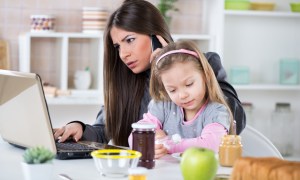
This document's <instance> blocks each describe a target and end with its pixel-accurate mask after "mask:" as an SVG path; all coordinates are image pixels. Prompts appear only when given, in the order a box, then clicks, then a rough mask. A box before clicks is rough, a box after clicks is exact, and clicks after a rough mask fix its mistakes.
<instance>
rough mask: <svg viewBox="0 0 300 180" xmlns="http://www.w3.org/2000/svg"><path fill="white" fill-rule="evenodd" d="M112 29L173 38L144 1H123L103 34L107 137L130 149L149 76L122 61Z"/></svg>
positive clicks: (155, 11)
mask: <svg viewBox="0 0 300 180" xmlns="http://www.w3.org/2000/svg"><path fill="white" fill-rule="evenodd" d="M112 27H117V28H120V29H123V30H126V31H130V32H136V33H140V34H146V35H150V34H156V35H160V36H162V37H163V38H164V39H165V40H166V41H167V42H171V41H172V38H171V35H170V32H169V29H168V26H167V24H166V23H165V21H164V19H163V17H162V16H161V14H160V12H159V11H158V9H157V8H156V7H155V6H154V5H153V4H151V3H150V2H147V1H144V0H127V1H124V3H123V4H122V5H121V7H119V8H118V9H117V10H116V11H115V12H114V13H113V14H112V15H111V16H110V18H109V21H108V23H107V27H106V30H105V33H104V46H105V47H104V107H105V117H106V134H107V137H108V138H110V139H112V140H113V142H114V144H116V145H122V146H128V136H129V135H130V133H131V130H132V128H131V124H132V123H134V122H136V121H138V120H139V111H140V106H141V101H142V98H143V96H144V92H145V88H148V85H147V82H148V81H147V78H148V75H147V74H146V73H145V72H143V73H139V74H134V73H133V72H132V71H131V70H130V69H129V68H128V67H127V66H126V65H125V64H124V63H123V62H122V61H121V59H120V57H119V53H118V50H117V49H116V48H115V47H114V45H113V42H112V38H111V35H110V31H111V29H112ZM149 38H150V37H149ZM149 46H150V44H149ZM149 60H150V57H149Z"/></svg>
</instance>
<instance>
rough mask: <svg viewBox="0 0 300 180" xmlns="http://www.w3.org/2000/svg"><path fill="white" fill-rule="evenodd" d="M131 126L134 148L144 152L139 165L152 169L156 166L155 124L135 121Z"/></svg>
mask: <svg viewBox="0 0 300 180" xmlns="http://www.w3.org/2000/svg"><path fill="white" fill-rule="evenodd" d="M131 127H132V128H133V131H132V149H133V150H136V151H139V152H141V153H142V157H141V158H140V159H139V164H138V166H142V167H145V168H148V169H152V168H153V167H154V166H155V160H154V155H155V153H154V148H155V147H154V146H155V144H154V142H155V124H151V123H133V124H132V125H131Z"/></svg>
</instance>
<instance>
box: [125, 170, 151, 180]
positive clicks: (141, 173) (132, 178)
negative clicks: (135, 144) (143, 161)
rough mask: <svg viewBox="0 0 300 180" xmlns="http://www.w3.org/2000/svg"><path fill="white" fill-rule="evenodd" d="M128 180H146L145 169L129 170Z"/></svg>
mask: <svg viewBox="0 0 300 180" xmlns="http://www.w3.org/2000/svg"><path fill="white" fill-rule="evenodd" d="M128 180H147V169H146V168H144V167H136V168H130V169H129V170H128Z"/></svg>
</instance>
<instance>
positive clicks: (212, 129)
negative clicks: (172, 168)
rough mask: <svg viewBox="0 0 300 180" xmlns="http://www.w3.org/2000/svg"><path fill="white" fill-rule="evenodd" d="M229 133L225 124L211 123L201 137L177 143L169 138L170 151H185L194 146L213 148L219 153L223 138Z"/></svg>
mask: <svg viewBox="0 0 300 180" xmlns="http://www.w3.org/2000/svg"><path fill="white" fill-rule="evenodd" d="M227 134H228V132H227V130H226V128H225V127H224V126H223V125H221V124H219V123H211V124H208V125H207V126H205V127H204V129H203V130H202V133H201V135H200V136H199V137H196V138H188V139H182V140H181V142H179V143H177V144H175V143H174V142H172V141H171V140H169V142H168V145H169V146H170V148H169V153H170V154H171V153H176V152H184V150H186V149H187V148H189V147H192V146H194V147H195V146H196V147H204V148H208V149H212V150H213V151H215V153H217V152H218V151H219V145H220V143H221V138H222V137H223V136H224V135H227Z"/></svg>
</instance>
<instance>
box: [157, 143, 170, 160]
mask: <svg viewBox="0 0 300 180" xmlns="http://www.w3.org/2000/svg"><path fill="white" fill-rule="evenodd" d="M166 154H168V149H167V148H165V146H164V145H163V144H155V156H154V158H155V159H159V158H161V157H163V156H164V155H166Z"/></svg>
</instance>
